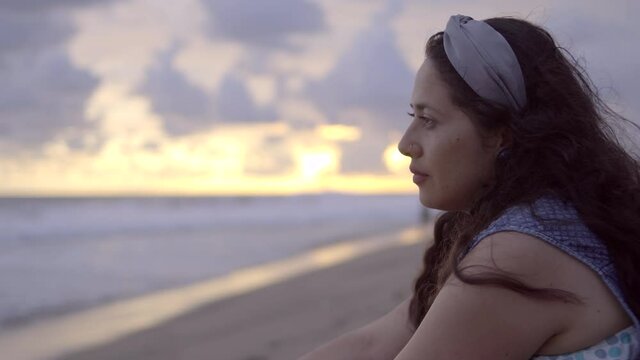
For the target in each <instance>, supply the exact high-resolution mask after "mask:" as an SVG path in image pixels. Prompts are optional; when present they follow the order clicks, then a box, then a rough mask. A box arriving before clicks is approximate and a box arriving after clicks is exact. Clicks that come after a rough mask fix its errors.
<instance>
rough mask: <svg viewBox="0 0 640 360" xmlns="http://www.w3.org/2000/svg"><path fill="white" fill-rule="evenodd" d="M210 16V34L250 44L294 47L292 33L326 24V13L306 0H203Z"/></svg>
mask: <svg viewBox="0 0 640 360" xmlns="http://www.w3.org/2000/svg"><path fill="white" fill-rule="evenodd" d="M203 3H204V5H205V7H206V9H207V10H209V14H210V17H211V25H210V29H209V31H210V34H211V36H212V37H222V38H226V39H230V40H234V41H239V42H242V43H244V44H248V45H257V46H266V47H285V48H293V46H292V45H291V44H289V43H288V41H287V37H288V36H289V35H291V34H297V33H298V34H299V33H314V32H317V31H320V30H322V29H324V28H325V23H324V14H323V12H322V10H321V9H320V8H319V7H318V6H317V5H316V4H313V3H311V2H309V1H306V0H279V1H253V0H203Z"/></svg>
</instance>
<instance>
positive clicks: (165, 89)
mask: <svg viewBox="0 0 640 360" xmlns="http://www.w3.org/2000/svg"><path fill="white" fill-rule="evenodd" d="M178 50H179V47H178V46H174V47H172V48H170V49H169V50H167V51H166V52H164V53H163V54H161V55H159V57H158V58H157V59H156V63H155V64H154V65H153V66H152V67H151V68H150V69H149V70H148V72H147V74H146V77H145V81H144V82H143V83H142V85H141V86H140V88H139V92H140V93H141V94H142V95H144V96H147V97H148V98H149V99H150V100H151V105H152V108H153V110H154V112H156V113H158V114H159V115H161V116H162V118H163V121H164V128H165V130H166V131H167V132H168V133H169V134H171V135H184V134H188V133H193V132H196V131H198V130H202V129H205V128H208V127H210V126H211V125H213V115H212V112H211V104H210V103H211V99H210V98H209V95H208V94H207V93H206V92H204V91H203V90H201V89H200V88H199V87H197V86H195V85H193V84H191V83H190V82H189V81H188V80H187V78H186V77H185V76H184V75H183V74H182V73H181V72H180V71H178V70H177V69H175V68H174V66H173V65H172V62H173V60H174V58H175V55H176V53H177V52H178Z"/></svg>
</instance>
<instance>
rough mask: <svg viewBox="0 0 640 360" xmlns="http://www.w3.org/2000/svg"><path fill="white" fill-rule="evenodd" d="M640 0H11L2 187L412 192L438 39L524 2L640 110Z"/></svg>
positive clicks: (617, 100) (0, 36)
mask: <svg viewBox="0 0 640 360" xmlns="http://www.w3.org/2000/svg"><path fill="white" fill-rule="evenodd" d="M638 13H640V2H638V1H635V0H627V1H608V2H604V1H595V0H593V1H583V0H572V1H535V0H533V1H532V0H527V1H506V0H505V1H496V0H492V1H482V2H478V1H435V0H433V1H426V0H315V1H312V0H253V1H250V0H112V1H107V0H104V1H100V0H48V1H47V0H0V79H1V82H0V193H1V194H2V195H113V194H171V195H176V194H184V195H187V194H188V195H205V194H210V195H239V194H247V195H256V194H295V193H317V192H323V191H340V192H350V193H413V192H415V191H416V188H415V185H414V184H413V183H412V182H411V177H410V173H409V171H408V169H407V166H408V162H407V161H406V160H405V159H403V158H404V157H403V156H402V155H400V154H399V153H398V152H397V148H396V146H397V142H398V141H399V139H400V137H401V135H402V132H403V131H404V129H405V128H406V126H408V124H409V121H410V119H409V117H408V116H407V115H406V111H408V110H409V106H408V104H409V102H410V95H411V90H412V86H413V76H414V74H415V72H416V71H417V69H418V67H419V65H420V64H421V62H422V60H423V50H424V44H425V41H426V39H427V38H428V37H429V36H430V35H431V34H433V33H435V32H437V31H441V30H443V29H444V26H445V24H446V21H447V20H448V18H449V16H451V15H454V14H463V15H468V16H472V17H473V18H475V19H484V18H487V17H492V16H506V15H509V16H517V17H521V18H526V19H528V20H530V21H532V22H534V23H537V24H540V25H542V26H543V27H545V28H546V29H548V30H549V31H550V32H551V33H552V34H554V35H555V36H556V39H557V40H558V42H559V43H560V45H562V46H564V47H565V48H567V49H568V50H569V51H571V52H572V54H573V55H574V56H576V57H579V58H582V60H581V61H582V64H583V66H584V67H585V68H586V69H587V70H588V71H589V73H590V74H591V76H592V79H593V80H594V82H595V83H596V84H597V85H598V87H599V88H600V94H601V95H602V96H603V98H604V99H605V100H607V101H608V102H609V104H610V105H611V106H612V107H613V108H614V109H615V110H617V111H619V112H620V113H621V114H622V115H624V116H626V117H628V118H629V119H632V120H634V121H636V122H637V121H638V120H639V119H640V102H639V101H638V98H639V97H640V70H639V69H638V64H640V47H639V46H638V39H640V29H639V28H638V26H637V24H636V22H637V19H636V18H637V16H636V15H637V14H638Z"/></svg>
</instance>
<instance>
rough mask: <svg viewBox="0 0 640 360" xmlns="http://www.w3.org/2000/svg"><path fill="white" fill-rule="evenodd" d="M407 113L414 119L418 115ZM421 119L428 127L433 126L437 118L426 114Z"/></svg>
mask: <svg viewBox="0 0 640 360" xmlns="http://www.w3.org/2000/svg"><path fill="white" fill-rule="evenodd" d="M407 115H409V116H410V117H411V118H412V119H413V118H415V116H416V114H415V113H410V112H407ZM420 120H421V121H422V124H423V125H424V126H426V127H432V126H433V123H434V122H435V120H433V119H430V118H428V117H424V116H420Z"/></svg>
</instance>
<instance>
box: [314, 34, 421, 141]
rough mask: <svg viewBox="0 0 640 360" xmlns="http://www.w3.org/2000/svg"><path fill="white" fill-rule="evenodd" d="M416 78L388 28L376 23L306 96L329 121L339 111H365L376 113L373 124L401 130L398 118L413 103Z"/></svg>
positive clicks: (315, 82) (316, 82) (315, 83)
mask: <svg viewBox="0 0 640 360" xmlns="http://www.w3.org/2000/svg"><path fill="white" fill-rule="evenodd" d="M413 77H414V74H413V71H411V70H410V69H409V68H408V66H407V64H406V63H405V62H404V60H403V59H402V57H401V56H400V54H399V51H398V49H397V47H396V46H395V43H394V38H393V33H392V32H391V31H390V29H389V28H388V26H387V25H385V24H374V25H372V26H371V28H370V29H369V30H368V31H366V32H365V33H363V34H361V36H360V37H359V38H358V39H356V41H355V43H354V44H353V46H352V47H351V48H350V49H349V50H347V51H346V52H345V53H344V54H343V55H342V57H341V59H340V60H339V61H338V64H337V65H336V66H335V67H334V69H333V70H332V71H331V72H330V73H329V74H328V76H327V77H326V78H324V79H322V80H320V81H314V82H311V83H310V84H309V85H308V88H307V94H308V96H309V97H310V98H311V99H312V101H314V102H316V103H317V104H318V105H319V106H320V108H321V109H322V111H323V112H325V113H326V114H327V116H328V117H329V118H330V119H331V118H335V117H336V115H337V114H338V113H339V112H340V111H343V110H348V109H350V108H363V109H367V110H369V111H371V113H373V114H375V118H374V119H371V120H372V121H378V122H382V123H383V124H385V127H387V128H389V129H398V125H397V121H395V119H397V118H398V117H399V116H401V115H402V111H403V110H405V109H406V108H407V106H408V103H409V102H410V96H411V89H412V86H413Z"/></svg>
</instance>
